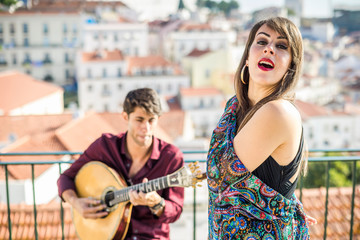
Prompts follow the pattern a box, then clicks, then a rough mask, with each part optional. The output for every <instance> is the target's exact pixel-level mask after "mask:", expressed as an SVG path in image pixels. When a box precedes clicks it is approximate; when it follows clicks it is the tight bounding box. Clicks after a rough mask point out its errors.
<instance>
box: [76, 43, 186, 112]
mask: <svg viewBox="0 0 360 240" xmlns="http://www.w3.org/2000/svg"><path fill="white" fill-rule="evenodd" d="M77 66H78V68H79V69H78V79H79V83H78V96H79V107H80V109H81V110H83V111H88V110H94V111H96V112H119V111H121V110H122V103H123V101H124V99H125V96H126V94H127V93H128V92H129V91H131V90H133V89H136V88H141V87H150V88H153V89H155V90H156V91H157V92H158V94H159V95H161V96H175V95H177V94H178V93H179V91H180V89H181V88H187V87H189V86H190V80H189V77H188V76H186V75H185V74H184V73H183V72H182V71H181V69H180V68H179V66H177V65H176V64H173V63H171V62H170V61H168V60H166V59H165V58H163V57H162V56H158V55H156V56H155V55H150V56H145V57H136V56H128V57H124V56H123V54H122V52H120V51H119V50H114V51H105V50H104V51H100V52H99V51H97V52H91V53H89V52H86V53H85V52H82V53H80V54H79V58H78V64H77Z"/></svg>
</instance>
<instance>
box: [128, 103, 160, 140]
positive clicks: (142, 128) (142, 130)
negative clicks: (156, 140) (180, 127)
mask: <svg viewBox="0 0 360 240" xmlns="http://www.w3.org/2000/svg"><path fill="white" fill-rule="evenodd" d="M123 116H124V119H125V120H126V121H127V122H128V138H127V140H128V141H130V142H129V144H132V143H134V144H137V145H138V146H140V147H141V146H143V147H150V146H151V144H152V136H153V135H154V131H155V128H156V125H157V122H158V119H159V116H157V115H152V114H148V113H147V112H146V111H145V110H144V109H142V108H141V107H136V108H135V110H134V112H132V113H130V114H127V113H125V112H123Z"/></svg>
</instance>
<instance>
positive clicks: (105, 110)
mask: <svg viewBox="0 0 360 240" xmlns="http://www.w3.org/2000/svg"><path fill="white" fill-rule="evenodd" d="M108 111H109V104H106V103H105V104H104V112H108Z"/></svg>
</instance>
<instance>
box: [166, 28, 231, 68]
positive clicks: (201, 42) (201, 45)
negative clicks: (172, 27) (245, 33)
mask: <svg viewBox="0 0 360 240" xmlns="http://www.w3.org/2000/svg"><path fill="white" fill-rule="evenodd" d="M232 39H233V34H232V32H230V31H221V30H214V29H212V28H211V27H210V26H205V27H203V28H200V29H199V27H197V26H192V25H189V26H185V27H182V28H180V29H179V30H178V31H175V32H172V33H171V34H169V35H168V38H167V39H166V40H165V46H164V47H165V54H166V56H167V58H169V59H170V60H172V61H174V62H176V63H180V62H181V60H182V58H183V57H184V56H186V55H188V54H189V53H190V52H191V51H193V50H194V49H198V50H207V49H208V50H210V51H215V50H219V49H228V48H229V46H230V44H231V41H232Z"/></svg>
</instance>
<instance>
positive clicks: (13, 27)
mask: <svg viewBox="0 0 360 240" xmlns="http://www.w3.org/2000/svg"><path fill="white" fill-rule="evenodd" d="M10 33H11V34H14V33H15V24H13V23H10Z"/></svg>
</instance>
